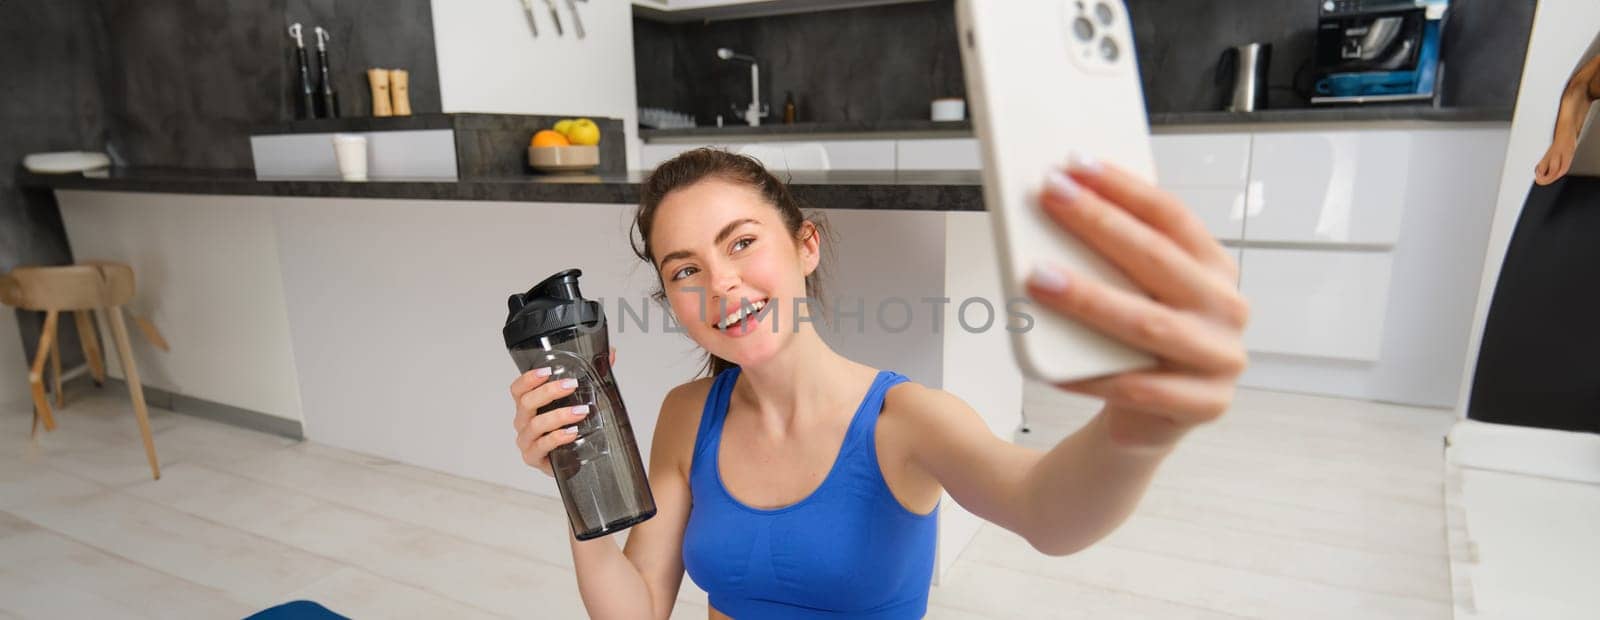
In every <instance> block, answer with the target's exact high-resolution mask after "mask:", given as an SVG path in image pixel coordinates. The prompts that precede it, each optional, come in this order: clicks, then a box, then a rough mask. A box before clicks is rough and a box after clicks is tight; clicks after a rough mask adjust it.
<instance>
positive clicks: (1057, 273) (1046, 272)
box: [1028, 264, 1067, 293]
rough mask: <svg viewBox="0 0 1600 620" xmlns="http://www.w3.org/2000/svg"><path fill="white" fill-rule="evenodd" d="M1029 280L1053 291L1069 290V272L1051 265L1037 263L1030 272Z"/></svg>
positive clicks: (1035, 284)
mask: <svg viewBox="0 0 1600 620" xmlns="http://www.w3.org/2000/svg"><path fill="white" fill-rule="evenodd" d="M1028 281H1030V282H1032V283H1033V285H1034V286H1037V287H1039V288H1042V289H1044V290H1047V291H1051V292H1056V293H1059V292H1061V291H1064V290H1067V274H1066V273H1064V272H1062V271H1061V270H1060V269H1057V268H1055V267H1052V266H1049V265H1044V264H1035V265H1034V266H1033V271H1032V272H1030V273H1029V274H1028Z"/></svg>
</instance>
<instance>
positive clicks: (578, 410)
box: [572, 405, 589, 418]
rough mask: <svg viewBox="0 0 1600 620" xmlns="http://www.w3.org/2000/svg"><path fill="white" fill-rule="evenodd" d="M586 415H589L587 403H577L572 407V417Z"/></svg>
mask: <svg viewBox="0 0 1600 620" xmlns="http://www.w3.org/2000/svg"><path fill="white" fill-rule="evenodd" d="M586 415H589V406H588V405H578V406H576V407H573V408H572V417H574V418H581V417H583V416H586Z"/></svg>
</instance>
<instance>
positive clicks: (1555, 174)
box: [1533, 136, 1578, 185]
mask: <svg viewBox="0 0 1600 620" xmlns="http://www.w3.org/2000/svg"><path fill="white" fill-rule="evenodd" d="M1577 150H1578V139H1577V138H1576V137H1568V136H1559V137H1557V138H1556V139H1554V140H1552V141H1550V148H1549V149H1547V150H1545V152H1544V158H1543V159H1540V160H1539V165H1538V166H1535V167H1534V169H1533V182H1534V183H1538V184H1540V185H1549V184H1551V183H1554V182H1556V181H1557V180H1558V179H1560V178H1561V177H1563V176H1566V174H1567V170H1569V169H1571V168H1572V154H1573V152H1575V151H1577Z"/></svg>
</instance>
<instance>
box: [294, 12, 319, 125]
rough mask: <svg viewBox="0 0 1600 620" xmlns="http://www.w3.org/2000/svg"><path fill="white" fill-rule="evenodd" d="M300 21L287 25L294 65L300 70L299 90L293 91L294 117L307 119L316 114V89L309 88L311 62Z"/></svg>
mask: <svg viewBox="0 0 1600 620" xmlns="http://www.w3.org/2000/svg"><path fill="white" fill-rule="evenodd" d="M301 35H302V30H301V28H300V22H295V23H293V24H290V25H289V36H290V37H291V38H293V39H294V60H295V67H296V69H297V70H299V72H300V76H299V77H300V86H299V89H298V90H299V92H296V93H295V108H294V117H295V118H296V119H302V120H303V119H308V118H312V117H315V116H316V115H317V103H316V94H315V93H316V91H314V90H312V89H311V63H310V61H309V60H307V59H306V40H305V37H304V36H301Z"/></svg>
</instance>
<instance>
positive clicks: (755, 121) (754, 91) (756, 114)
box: [717, 47, 767, 127]
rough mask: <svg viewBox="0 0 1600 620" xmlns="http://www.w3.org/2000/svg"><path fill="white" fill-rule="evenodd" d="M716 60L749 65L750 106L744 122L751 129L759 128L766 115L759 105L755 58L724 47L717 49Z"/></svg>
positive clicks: (757, 69) (746, 111)
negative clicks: (741, 62) (738, 61)
mask: <svg viewBox="0 0 1600 620" xmlns="http://www.w3.org/2000/svg"><path fill="white" fill-rule="evenodd" d="M717 58H721V59H723V60H742V61H745V62H748V63H750V105H749V106H748V107H746V108H745V110H744V121H745V122H746V123H749V124H750V126H751V127H758V126H760V125H761V117H763V116H766V115H767V106H766V105H763V104H762V103H761V69H759V68H758V67H757V66H756V58H755V57H754V56H750V55H746V54H735V53H734V52H733V50H731V49H728V48H726V47H720V48H717ZM735 109H738V108H737V107H735Z"/></svg>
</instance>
